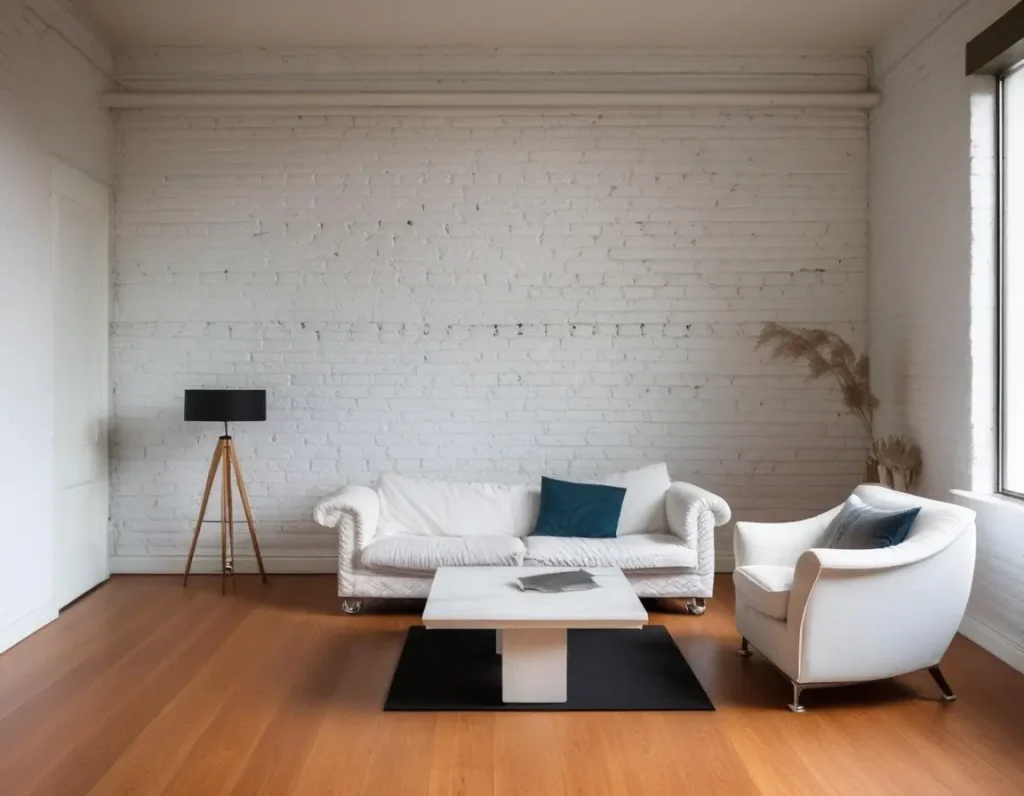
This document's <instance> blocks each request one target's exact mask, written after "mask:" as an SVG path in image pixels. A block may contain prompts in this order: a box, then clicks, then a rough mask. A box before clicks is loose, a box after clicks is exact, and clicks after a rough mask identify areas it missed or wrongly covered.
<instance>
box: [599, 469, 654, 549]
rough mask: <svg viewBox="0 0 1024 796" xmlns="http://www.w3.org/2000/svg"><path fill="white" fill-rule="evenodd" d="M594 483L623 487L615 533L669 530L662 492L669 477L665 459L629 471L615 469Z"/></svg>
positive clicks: (619, 534) (625, 533)
mask: <svg viewBox="0 0 1024 796" xmlns="http://www.w3.org/2000/svg"><path fill="white" fill-rule="evenodd" d="M597 483H601V484H607V485H608V486H621V487H625V488H626V497H625V499H624V500H623V501H622V512H621V513H620V514H619V524H618V527H617V528H616V531H615V535H616V536H629V535H630V534H634V533H664V532H665V531H667V530H668V520H667V519H666V517H665V493H666V492H667V491H668V488H669V486H670V485H671V484H672V481H671V480H670V479H669V477H668V465H667V464H665V463H664V462H660V463H659V464H651V465H648V466H647V467H641V468H640V469H639V470H630V471H629V472H628V473H616V474H615V475H610V476H608V477H607V478H604V479H602V480H601V481H598V482H597Z"/></svg>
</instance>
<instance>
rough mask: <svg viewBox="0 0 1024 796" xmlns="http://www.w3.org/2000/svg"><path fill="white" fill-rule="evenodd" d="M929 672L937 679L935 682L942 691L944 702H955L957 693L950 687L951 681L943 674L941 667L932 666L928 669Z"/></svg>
mask: <svg viewBox="0 0 1024 796" xmlns="http://www.w3.org/2000/svg"><path fill="white" fill-rule="evenodd" d="M928 674H930V675H931V676H932V679H933V680H934V681H935V684H936V685H937V686H938V687H939V689H940V690H941V691H942V701H943V702H953V701H954V700H956V694H954V693H953V689H952V688H950V687H949V682H948V681H947V680H946V678H945V677H944V676H943V674H942V670H941V669H939V667H938V666H932V667H931V668H930V669H929V670H928Z"/></svg>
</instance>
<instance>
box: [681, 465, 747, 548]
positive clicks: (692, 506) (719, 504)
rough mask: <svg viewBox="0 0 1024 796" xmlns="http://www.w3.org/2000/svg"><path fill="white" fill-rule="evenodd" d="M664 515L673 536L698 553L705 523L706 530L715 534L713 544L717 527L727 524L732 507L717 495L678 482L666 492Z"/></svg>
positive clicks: (692, 485)
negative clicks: (709, 517) (709, 519)
mask: <svg viewBox="0 0 1024 796" xmlns="http://www.w3.org/2000/svg"><path fill="white" fill-rule="evenodd" d="M705 514H710V516H711V523H710V525H709V524H707V521H706V520H705V519H704V515H705ZM665 515H666V518H667V519H668V528H669V530H670V531H671V532H672V534H673V535H675V536H678V537H679V538H680V539H682V541H683V544H685V545H686V546H687V547H689V548H690V549H691V550H699V549H700V536H701V530H702V528H701V526H702V523H704V530H705V531H707V530H710V531H712V534H711V535H712V542H713V540H714V533H713V532H714V529H715V527H717V526H719V525H724V524H725V523H727V522H728V521H729V518H730V517H731V516H732V512H731V511H730V510H729V504H728V503H726V502H725V501H724V500H723V499H722V498H720V497H719V496H718V495H716V494H713V493H712V492H708V491H707V490H706V489H701V488H700V487H699V486H695V485H694V484H687V483H684V482H682V481H679V482H676V483H674V484H672V485H671V486H669V488H668V491H667V492H666V493H665Z"/></svg>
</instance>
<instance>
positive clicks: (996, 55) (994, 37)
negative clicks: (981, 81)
mask: <svg viewBox="0 0 1024 796" xmlns="http://www.w3.org/2000/svg"><path fill="white" fill-rule="evenodd" d="M1022 60H1024V2H1020V3H1017V5H1015V6H1014V7H1013V8H1011V9H1010V10H1009V11H1007V12H1006V13H1005V14H1003V16H1001V17H1000V18H999V19H997V20H996V21H995V22H994V23H992V24H991V25H989V26H988V27H987V28H985V30H983V31H982V32H981V33H979V34H978V35H977V36H975V37H974V38H973V39H971V40H970V41H969V42H968V43H967V54H966V66H967V74H968V75H976V74H989V75H999V74H1002V73H1003V72H1005V71H1006V70H1007V69H1010V68H1011V67H1013V66H1014V64H1017V63H1019V62H1020V61H1022Z"/></svg>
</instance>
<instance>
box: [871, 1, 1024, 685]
mask: <svg viewBox="0 0 1024 796" xmlns="http://www.w3.org/2000/svg"><path fill="white" fill-rule="evenodd" d="M1012 5H1013V1H1012V0H976V1H974V2H967V3H964V2H960V1H959V0H924V1H923V2H921V3H920V4H919V5H918V7H917V8H916V9H915V12H914V14H913V15H912V16H911V17H910V18H909V19H908V20H907V22H906V23H905V24H904V25H902V26H901V27H900V28H899V29H898V30H897V31H894V32H893V34H892V36H891V37H890V39H889V40H888V41H886V42H885V43H883V45H882V46H881V47H879V49H878V51H877V52H876V53H875V70H876V77H875V80H876V83H877V85H878V88H879V89H880V90H881V92H882V96H883V101H882V104H881V106H879V108H878V109H877V110H876V111H874V112H873V113H872V119H871V169H870V171H871V253H872V257H871V278H870V283H871V297H870V305H871V310H870V318H871V350H872V366H873V367H872V371H873V378H874V383H875V389H876V391H877V392H878V394H879V397H880V398H881V400H882V410H881V412H880V413H879V421H880V425H881V427H882V428H881V429H880V430H881V431H884V432H886V433H888V432H910V433H911V434H912V435H913V436H914V437H915V438H917V439H918V440H919V441H920V442H921V444H922V447H923V448H924V454H925V458H924V464H925V469H924V477H923V479H922V490H923V491H924V492H925V493H926V494H928V495H931V496H933V497H937V498H939V499H946V500H948V499H950V495H949V490H950V489H954V488H960V489H976V490H979V491H982V492H984V491H988V492H991V490H992V489H993V486H994V484H993V480H992V479H993V470H994V466H993V465H994V457H995V451H994V437H993V420H994V408H993V392H992V389H993V385H992V380H993V375H994V369H993V357H992V350H993V346H992V329H993V316H992V308H993V303H994V301H993V299H994V296H993V292H992V285H993V269H994V263H993V262H992V259H991V255H992V245H991V242H992V240H993V235H992V230H991V227H990V223H991V217H990V216H991V212H990V211H991V207H992V204H993V197H994V194H993V190H994V181H993V174H994V161H993V158H992V140H993V135H992V132H991V131H992V129H993V127H992V122H990V121H988V120H987V119H986V118H985V117H984V116H981V117H980V118H978V117H977V116H976V117H975V118H974V119H973V131H972V110H971V109H972V99H973V104H974V108H975V113H976V114H977V113H980V114H985V113H991V108H992V106H991V103H990V102H989V101H988V100H989V99H990V92H991V87H992V81H990V80H987V79H985V78H974V79H973V80H969V79H967V78H965V76H964V47H965V45H966V43H967V42H968V41H969V40H970V39H971V38H972V37H974V36H975V35H977V34H978V33H979V32H980V31H982V30H983V29H984V28H985V27H986V26H988V25H989V24H991V23H992V22H993V21H995V19H997V18H998V17H999V16H1000V15H1001V14H1002V13H1005V11H1006V10H1008V9H1009V8H1010V7H1011V6H1012ZM986 126H987V128H988V129H987V130H986ZM972 191H973V194H972ZM972 223H973V224H974V228H973V229H972ZM967 502H968V504H969V505H971V507H972V508H976V509H979V510H980V514H979V536H978V565H977V570H976V575H975V588H974V593H973V594H972V597H971V603H970V606H969V608H968V617H969V622H968V623H967V624H965V626H964V632H965V633H967V634H968V635H970V636H971V638H973V639H975V640H977V641H979V643H983V644H984V645H985V646H986V647H988V648H989V649H991V650H992V651H994V652H997V654H1000V655H1001V656H1002V657H1004V658H1005V659H1007V660H1011V661H1012V662H1014V664H1015V665H1017V666H1018V667H1024V611H1022V610H1021V607H1022V604H1024V535H1022V533H1021V524H1020V516H1021V513H1020V510H1014V508H1013V507H1012V506H1009V505H1007V504H1005V503H1000V502H999V501H995V502H992V501H982V502H979V501H978V500H976V499H969V500H967Z"/></svg>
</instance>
